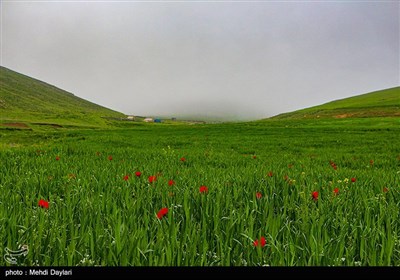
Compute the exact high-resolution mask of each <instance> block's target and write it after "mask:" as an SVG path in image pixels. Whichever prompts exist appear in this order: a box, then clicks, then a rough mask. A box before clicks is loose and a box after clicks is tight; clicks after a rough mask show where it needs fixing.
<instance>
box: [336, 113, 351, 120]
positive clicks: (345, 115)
mask: <svg viewBox="0 0 400 280" xmlns="http://www.w3.org/2000/svg"><path fill="white" fill-rule="evenodd" d="M352 116H353V114H341V115H336V116H333V117H334V118H336V119H345V118H350V117H352Z"/></svg>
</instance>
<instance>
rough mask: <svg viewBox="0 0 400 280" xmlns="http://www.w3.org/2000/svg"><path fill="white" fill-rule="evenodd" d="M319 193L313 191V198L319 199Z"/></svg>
mask: <svg viewBox="0 0 400 280" xmlns="http://www.w3.org/2000/svg"><path fill="white" fill-rule="evenodd" d="M318 195H319V193H318V192H316V191H315V192H312V198H313V199H314V200H315V201H317V200H318Z"/></svg>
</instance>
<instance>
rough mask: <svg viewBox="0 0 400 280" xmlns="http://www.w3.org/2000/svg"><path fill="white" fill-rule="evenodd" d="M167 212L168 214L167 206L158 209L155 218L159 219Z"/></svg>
mask: <svg viewBox="0 0 400 280" xmlns="http://www.w3.org/2000/svg"><path fill="white" fill-rule="evenodd" d="M167 214H168V208H161V209H160V211H158V213H157V218H159V219H160V220H161V219H162V218H163V217H164V216H165V215H167Z"/></svg>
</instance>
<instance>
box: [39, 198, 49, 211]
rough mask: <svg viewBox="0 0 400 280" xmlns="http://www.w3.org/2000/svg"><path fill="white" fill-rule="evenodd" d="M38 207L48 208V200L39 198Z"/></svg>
mask: <svg viewBox="0 0 400 280" xmlns="http://www.w3.org/2000/svg"><path fill="white" fill-rule="evenodd" d="M39 207H42V208H46V209H49V202H48V201H46V200H44V199H41V200H39Z"/></svg>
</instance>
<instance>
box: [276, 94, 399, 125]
mask: <svg viewBox="0 0 400 280" xmlns="http://www.w3.org/2000/svg"><path fill="white" fill-rule="evenodd" d="M389 116H400V87H394V88H390V89H385V90H380V91H374V92H370V93H366V94H362V95H357V96H353V97H350V98H345V99H341V100H336V101H332V102H329V103H326V104H323V105H319V106H315V107H311V108H306V109H302V110H298V111H295V112H290V113H285V114H281V115H278V116H276V117H275V118H278V119H298V118H349V117H353V118H354V117H389Z"/></svg>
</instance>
